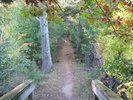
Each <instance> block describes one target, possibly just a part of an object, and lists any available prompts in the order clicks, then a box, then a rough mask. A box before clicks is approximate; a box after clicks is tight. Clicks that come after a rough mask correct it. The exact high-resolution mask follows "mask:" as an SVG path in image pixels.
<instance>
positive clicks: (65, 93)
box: [35, 38, 92, 100]
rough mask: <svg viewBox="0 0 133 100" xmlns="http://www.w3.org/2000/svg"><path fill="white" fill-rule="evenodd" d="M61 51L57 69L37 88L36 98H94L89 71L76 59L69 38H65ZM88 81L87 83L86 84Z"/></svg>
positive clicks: (60, 99) (75, 99)
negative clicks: (88, 76) (87, 78)
mask: <svg viewBox="0 0 133 100" xmlns="http://www.w3.org/2000/svg"><path fill="white" fill-rule="evenodd" d="M62 40H63V44H62V50H61V51H60V52H59V57H58V58H57V59H59V60H60V62H59V63H56V64H54V68H55V70H54V71H53V72H51V73H48V74H46V78H44V80H43V81H42V82H41V83H40V86H39V87H38V88H37V89H36V92H35V98H36V100H92V99H91V98H92V92H91V87H90V82H89V81H88V80H86V78H85V77H86V75H88V72H87V71H85V70H84V68H83V67H81V66H80V65H79V64H78V63H77V62H76V60H75V57H74V49H73V48H72V46H71V44H70V42H69V39H68V38H64V39H62ZM86 83H87V84H86Z"/></svg>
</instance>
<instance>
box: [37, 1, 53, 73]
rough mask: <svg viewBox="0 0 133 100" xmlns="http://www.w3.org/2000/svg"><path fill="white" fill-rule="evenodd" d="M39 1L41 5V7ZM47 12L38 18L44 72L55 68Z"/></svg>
mask: <svg viewBox="0 0 133 100" xmlns="http://www.w3.org/2000/svg"><path fill="white" fill-rule="evenodd" d="M41 5H42V4H41V3H40V2H39V6H40V7H41ZM46 17H47V13H46V12H45V11H44V15H43V16H42V17H40V18H37V19H38V20H39V21H40V29H41V39H42V72H43V73H45V72H49V71H52V69H53V63H52V59H51V53H50V43H49V33H48V22H47V21H46Z"/></svg>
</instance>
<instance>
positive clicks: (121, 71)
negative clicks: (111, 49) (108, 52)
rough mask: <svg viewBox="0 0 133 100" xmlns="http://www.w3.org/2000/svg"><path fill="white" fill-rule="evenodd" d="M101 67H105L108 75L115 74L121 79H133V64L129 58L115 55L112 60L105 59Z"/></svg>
mask: <svg viewBox="0 0 133 100" xmlns="http://www.w3.org/2000/svg"><path fill="white" fill-rule="evenodd" d="M103 68H104V69H106V73H107V74H108V75H111V76H115V77H116V78H118V79H120V80H121V81H133V80H132V78H133V64H132V62H131V60H127V59H125V58H123V57H121V56H119V55H115V56H114V60H112V61H107V62H106V63H105V64H104V65H103Z"/></svg>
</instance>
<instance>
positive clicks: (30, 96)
mask: <svg viewBox="0 0 133 100" xmlns="http://www.w3.org/2000/svg"><path fill="white" fill-rule="evenodd" d="M28 100H34V91H33V92H31V94H30V95H29V96H28Z"/></svg>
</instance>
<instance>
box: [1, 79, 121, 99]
mask: <svg viewBox="0 0 133 100" xmlns="http://www.w3.org/2000/svg"><path fill="white" fill-rule="evenodd" d="M34 89H35V85H34V80H27V81H26V82H24V83H22V84H20V85H19V86H18V87H16V88H14V89H13V90H11V91H10V92H9V93H7V94H5V95H4V96H2V97H1V98H0V100H26V99H28V100H34ZM92 90H93V92H94V96H93V100H123V99H122V98H120V97H119V96H117V95H116V94H115V93H114V92H113V91H111V90H110V89H109V88H107V87H106V86H105V85H103V83H102V82H100V81H99V80H92ZM44 100H45V99H44Z"/></svg>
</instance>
